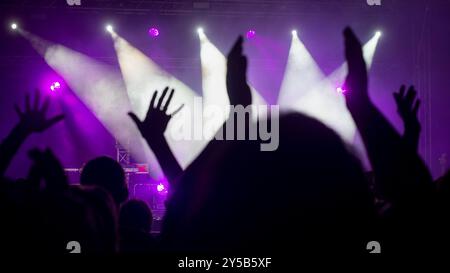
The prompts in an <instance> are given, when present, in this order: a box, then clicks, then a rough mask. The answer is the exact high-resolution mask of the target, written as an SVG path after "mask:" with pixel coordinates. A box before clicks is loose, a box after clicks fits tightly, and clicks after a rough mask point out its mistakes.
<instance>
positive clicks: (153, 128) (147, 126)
mask: <svg viewBox="0 0 450 273" xmlns="http://www.w3.org/2000/svg"><path fill="white" fill-rule="evenodd" d="M167 91H169V87H166V88H165V89H164V90H163V93H162V95H161V97H160V98H159V100H158V103H156V97H157V95H158V91H155V93H153V97H152V99H151V101H150V106H149V108H148V112H147V115H146V116H145V119H144V120H143V121H140V120H139V118H138V117H137V116H136V115H135V114H134V113H132V112H130V113H128V115H129V116H130V117H131V118H132V119H133V121H134V122H135V123H136V125H137V127H138V128H139V131H140V132H141V134H142V136H143V137H144V138H145V139H146V140H147V141H149V142H152V141H154V140H158V139H160V138H161V137H162V136H163V135H164V132H165V131H166V128H167V124H168V123H169V121H170V119H171V118H172V116H173V115H175V114H176V113H178V111H180V110H181V108H183V106H184V104H182V105H181V106H180V107H178V109H177V110H175V111H174V112H173V113H172V114H167V109H168V108H169V105H170V102H171V100H172V97H173V94H174V92H175V90H174V89H172V90H171V91H170V94H169V98H168V99H167V101H166V103H165V104H164V106H162V104H163V101H164V98H165V97H166V95H167Z"/></svg>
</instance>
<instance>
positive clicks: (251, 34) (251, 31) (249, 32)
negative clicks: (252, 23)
mask: <svg viewBox="0 0 450 273" xmlns="http://www.w3.org/2000/svg"><path fill="white" fill-rule="evenodd" d="M255 35H256V31H254V30H253V29H250V30H249V31H247V34H246V35H245V36H246V37H247V39H252V38H254V37H255Z"/></svg>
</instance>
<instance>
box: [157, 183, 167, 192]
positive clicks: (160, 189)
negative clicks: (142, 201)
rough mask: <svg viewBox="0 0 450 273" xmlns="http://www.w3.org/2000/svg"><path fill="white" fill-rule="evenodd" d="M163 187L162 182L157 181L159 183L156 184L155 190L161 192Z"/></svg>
mask: <svg viewBox="0 0 450 273" xmlns="http://www.w3.org/2000/svg"><path fill="white" fill-rule="evenodd" d="M164 189H165V187H164V185H163V184H162V183H159V184H158V185H157V186H156V190H157V191H158V192H162V191H163V190H164Z"/></svg>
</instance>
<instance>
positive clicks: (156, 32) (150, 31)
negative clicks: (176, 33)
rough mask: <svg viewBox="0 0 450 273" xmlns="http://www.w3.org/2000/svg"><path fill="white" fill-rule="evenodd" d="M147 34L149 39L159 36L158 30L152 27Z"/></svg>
mask: <svg viewBox="0 0 450 273" xmlns="http://www.w3.org/2000/svg"><path fill="white" fill-rule="evenodd" d="M148 34H149V35H150V36H151V37H158V36H159V29H158V28H156V27H152V28H150V29H149V30H148Z"/></svg>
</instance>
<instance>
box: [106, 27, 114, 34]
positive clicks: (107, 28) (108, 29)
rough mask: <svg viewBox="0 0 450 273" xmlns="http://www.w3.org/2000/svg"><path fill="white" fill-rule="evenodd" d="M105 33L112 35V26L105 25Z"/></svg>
mask: <svg viewBox="0 0 450 273" xmlns="http://www.w3.org/2000/svg"><path fill="white" fill-rule="evenodd" d="M105 28H106V31H108V32H109V33H112V32H113V30H114V29H113V26H112V25H106V27H105Z"/></svg>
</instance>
